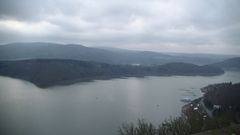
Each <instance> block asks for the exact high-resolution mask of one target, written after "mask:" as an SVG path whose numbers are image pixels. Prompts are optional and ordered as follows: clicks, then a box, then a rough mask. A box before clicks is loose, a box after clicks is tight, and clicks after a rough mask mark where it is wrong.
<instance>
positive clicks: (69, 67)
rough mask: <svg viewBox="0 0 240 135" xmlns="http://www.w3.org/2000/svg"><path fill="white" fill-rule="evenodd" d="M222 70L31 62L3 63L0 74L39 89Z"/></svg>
mask: <svg viewBox="0 0 240 135" xmlns="http://www.w3.org/2000/svg"><path fill="white" fill-rule="evenodd" d="M222 73H224V71H223V70H221V69H220V68H216V67H212V66H197V65H194V64H187V63H171V64H166V65H161V66H141V65H140V66H134V65H111V64H104V63H97V62H90V61H78V60H60V59H29V60H13V61H0V75H3V76H9V77H14V78H19V79H23V80H27V81H30V82H32V83H34V84H35V85H37V86H39V87H49V86H53V85H59V84H71V83H75V82H79V81H89V80H94V79H109V78H116V77H138V76H169V75H204V76H210V75H219V74H222Z"/></svg>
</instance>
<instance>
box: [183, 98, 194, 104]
mask: <svg viewBox="0 0 240 135" xmlns="http://www.w3.org/2000/svg"><path fill="white" fill-rule="evenodd" d="M181 101H182V102H187V103H188V102H191V101H192V100H191V99H190V98H183V99H181Z"/></svg>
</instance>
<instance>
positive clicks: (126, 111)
mask: <svg viewBox="0 0 240 135" xmlns="http://www.w3.org/2000/svg"><path fill="white" fill-rule="evenodd" d="M229 81H232V82H240V73H239V72H227V73H225V74H223V75H220V76H214V77H201V76H170V77H145V78H134V77H132V78H126V79H112V80H98V81H93V82H84V83H77V84H73V85H69V86H57V87H52V88H48V89H40V88H37V87H36V86H34V85H33V84H31V83H29V82H26V81H22V80H18V79H12V78H8V77H2V76H0V126H1V127H0V132H5V134H6V135H11V134H12V135H116V134H117V133H118V132H117V131H118V127H120V126H121V124H122V123H124V122H136V121H137V119H138V118H144V119H146V120H147V121H150V122H153V123H154V124H160V123H161V122H162V121H164V120H165V119H167V118H169V117H175V116H179V115H180V114H181V106H182V105H183V104H184V103H181V102H180V99H181V98H184V97H190V98H197V97H199V96H201V92H200V90H199V89H200V88H201V87H203V86H206V85H208V84H211V83H219V82H229Z"/></svg>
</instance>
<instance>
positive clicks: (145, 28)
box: [0, 0, 240, 53]
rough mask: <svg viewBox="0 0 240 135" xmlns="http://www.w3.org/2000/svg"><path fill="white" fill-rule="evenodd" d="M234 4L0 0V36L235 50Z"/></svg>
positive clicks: (237, 22) (237, 17) (239, 16)
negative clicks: (217, 47)
mask: <svg viewBox="0 0 240 135" xmlns="http://www.w3.org/2000/svg"><path fill="white" fill-rule="evenodd" d="M239 5H240V1H238V0H194V1H193V0H148V1H146V0H131V1H129V0H121V1H117V0H114V1H113V0H69V1H66V0H35V1H32V0H21V1H15V0H2V1H0V36H1V37H0V40H1V42H15V41H51V42H66V43H80V44H85V45H90V46H102V45H106V46H111V47H114V46H117V47H121V46H123V47H124V48H128V46H129V48H131V49H141V48H143V49H147V50H152V48H157V49H159V51H162V50H163V48H164V49H167V50H169V51H179V50H184V48H186V47H188V48H190V49H187V50H186V51H190V52H194V51H195V49H192V50H191V48H194V47H197V48H198V49H199V51H200V52H205V51H209V50H214V48H216V46H220V47H219V48H231V49H228V50H235V51H234V52H226V51H225V50H224V49H222V50H220V51H218V53H236V50H237V51H240V50H239V46H240V40H239V38H238V37H239V36H240V8H239V7H238V6H239ZM12 25H14V26H12ZM28 26H29V27H28ZM3 27H4V28H3ZM25 29H26V30H25ZM35 29H36V31H35ZM9 36H10V37H11V38H9ZM130 46H131V47H130ZM133 47H135V48H133ZM179 48H182V49H179ZM206 49H209V50H206ZM155 51H156V49H155ZM213 53H215V52H213Z"/></svg>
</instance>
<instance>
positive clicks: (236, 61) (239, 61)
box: [211, 57, 240, 71]
mask: <svg viewBox="0 0 240 135" xmlns="http://www.w3.org/2000/svg"><path fill="white" fill-rule="evenodd" d="M211 65H212V66H216V67H220V68H222V69H225V70H236V71H240V57H236V58H231V59H227V60H224V61H222V62H218V63H214V64H211Z"/></svg>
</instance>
